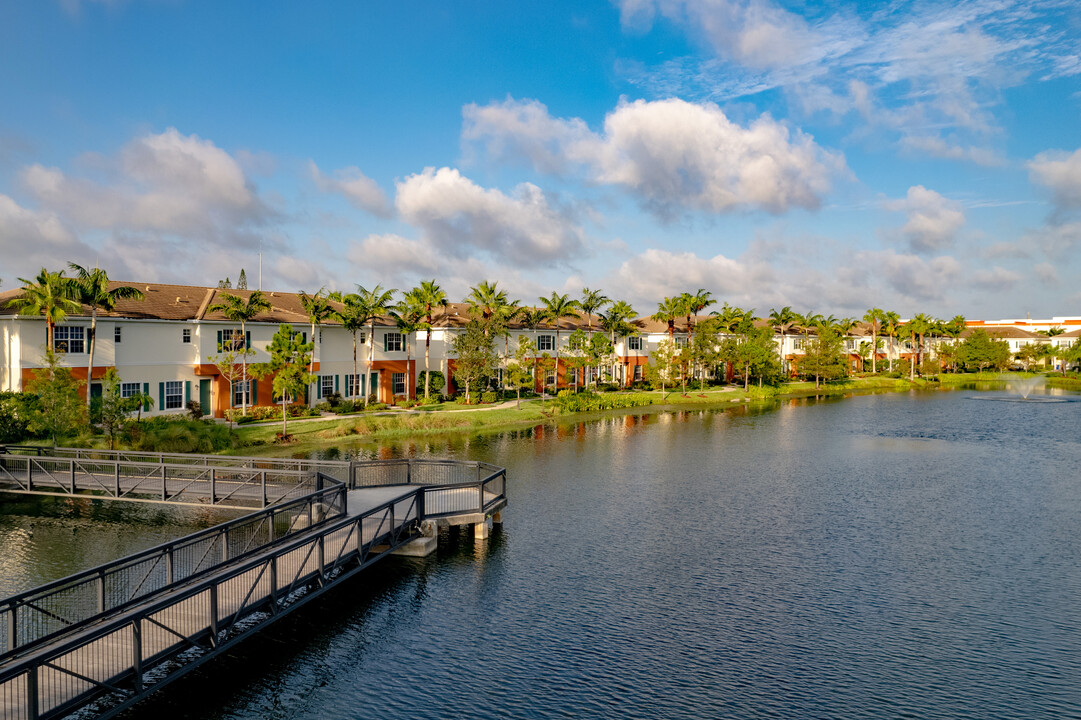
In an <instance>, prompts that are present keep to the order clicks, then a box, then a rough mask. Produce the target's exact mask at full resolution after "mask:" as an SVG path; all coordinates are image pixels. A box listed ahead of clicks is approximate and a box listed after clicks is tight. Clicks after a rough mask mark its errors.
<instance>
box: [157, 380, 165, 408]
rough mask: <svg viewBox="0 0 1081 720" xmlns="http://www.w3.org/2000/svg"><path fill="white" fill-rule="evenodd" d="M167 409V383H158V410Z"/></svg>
mask: <svg viewBox="0 0 1081 720" xmlns="http://www.w3.org/2000/svg"><path fill="white" fill-rule="evenodd" d="M164 409H165V383H163V382H160V383H158V410H164Z"/></svg>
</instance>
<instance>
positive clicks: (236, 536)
mask: <svg viewBox="0 0 1081 720" xmlns="http://www.w3.org/2000/svg"><path fill="white" fill-rule="evenodd" d="M326 480H328V481H329V483H330V484H331V486H329V487H326V488H323V489H321V490H318V491H316V492H314V493H312V494H310V495H307V496H305V497H302V498H298V499H296V500H292V501H290V502H286V503H283V504H280V505H275V506H273V507H270V508H267V509H265V510H261V511H259V512H255V513H252V514H250V515H246V516H244V517H242V518H237V519H235V520H230V521H228V522H226V523H223V524H221V525H216V526H214V527H212V528H208V529H206V530H202V531H200V532H197V533H194V534H192V535H188V536H186V537H183V538H180V539H179V540H175V541H172V542H168V543H165V544H162V545H159V546H157V547H154V548H150V549H149V550H144V551H142V552H139V553H135V554H134V555H129V556H128V557H125V558H121V559H119V560H115V561H113V562H109V563H106V564H104V565H100V566H98V567H96V568H93V569H90V570H86V571H84V572H81V573H77V574H75V575H70V576H68V577H66V578H63V579H61V580H57V581H55V582H52V583H49V584H47V585H43V586H41V587H38V588H35V589H33V590H30V591H27V592H24V593H20V594H18V595H14V596H12V597H9V598H7V599H5V600H3V601H0V660H2V659H3V658H5V657H7V656H10V655H11V654H13V653H14V652H16V651H19V652H21V651H24V650H25V649H27V648H28V647H30V646H34V645H36V644H38V643H40V642H42V641H44V640H47V639H49V638H52V637H55V636H56V635H59V634H61V633H65V632H70V631H71V630H73V629H75V628H78V627H79V626H81V625H83V624H85V623H87V622H89V621H90V620H93V619H96V618H98V617H100V616H101V615H102V614H103V613H108V612H112V611H116V610H119V609H122V608H124V607H127V606H130V605H132V604H133V603H135V602H138V601H143V600H146V599H147V598H148V597H150V596H152V595H154V594H156V593H158V592H161V591H163V590H165V589H167V588H169V587H171V586H173V585H174V584H175V583H178V582H181V581H185V580H189V579H191V578H194V577H197V576H199V575H202V574H204V573H207V572H210V571H212V570H214V569H215V568H217V567H220V566H221V564H222V563H226V562H232V561H235V560H237V559H238V558H243V557H246V556H248V555H251V554H252V553H254V552H258V551H260V550H263V549H265V548H266V547H267V546H268V545H270V544H273V543H275V542H279V541H281V540H283V539H286V538H289V537H291V536H293V535H295V534H296V533H298V532H300V531H302V530H306V529H307V528H309V527H312V526H313V525H318V524H319V523H323V522H327V521H330V520H333V519H334V518H339V517H342V516H343V515H345V513H346V488H345V486H344V485H342V484H340V483H337V482H335V481H334V480H333V479H330V478H326Z"/></svg>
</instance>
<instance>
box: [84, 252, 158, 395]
mask: <svg viewBox="0 0 1081 720" xmlns="http://www.w3.org/2000/svg"><path fill="white" fill-rule="evenodd" d="M68 267H70V268H71V269H72V270H73V271H75V278H74V281H75V282H74V283H72V288H73V289H74V291H75V300H76V301H78V302H80V303H82V304H83V305H88V306H89V307H90V337H89V338H88V339H87V361H86V384H87V388H89V387H90V383H91V382H93V378H94V349H95V347H96V346H97V338H98V308H101V309H102V310H105V311H106V312H111V311H113V310H115V309H116V303H117V302H118V301H120V300H143V299H144V298H145V297H146V296H145V295H143V292H142V291H141V290H139V289H138V288H134V287H131V286H130V285H122V286H119V287H115V288H113V289H112V290H110V289H109V274H108V273H106V272H105V271H104V270H102V269H101V268H94V269H93V270H87V269H86V268H84V267H83V266H82V265H77V264H75V263H68ZM86 406H87V407H90V391H89V389H88V390H87V393H86Z"/></svg>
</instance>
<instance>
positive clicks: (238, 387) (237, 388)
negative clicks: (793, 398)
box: [222, 337, 251, 407]
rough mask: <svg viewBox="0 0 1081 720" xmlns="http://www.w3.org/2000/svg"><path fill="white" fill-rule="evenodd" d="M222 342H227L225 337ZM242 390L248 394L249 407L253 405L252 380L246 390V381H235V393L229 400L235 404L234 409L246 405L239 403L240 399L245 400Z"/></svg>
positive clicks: (248, 382)
mask: <svg viewBox="0 0 1081 720" xmlns="http://www.w3.org/2000/svg"><path fill="white" fill-rule="evenodd" d="M222 342H223V343H224V342H225V338H224V337H222ZM242 390H245V391H246V392H244V394H245V395H246V396H247V399H248V405H249V406H250V405H251V379H249V380H248V381H247V387H246V388H244V381H243V380H234V381H233V392H232V393H231V394H230V395H229V398H230V400H231V401H232V403H233V407H242V406H243V404H244V403H243V402H238V398H240V399H241V400H243V398H241V392H242Z"/></svg>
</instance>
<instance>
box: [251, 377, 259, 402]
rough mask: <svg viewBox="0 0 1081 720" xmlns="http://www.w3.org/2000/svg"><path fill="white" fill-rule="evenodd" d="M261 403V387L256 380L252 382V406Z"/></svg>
mask: <svg viewBox="0 0 1081 720" xmlns="http://www.w3.org/2000/svg"><path fill="white" fill-rule="evenodd" d="M258 401H259V387H258V383H256V382H255V380H252V381H251V404H252V405H254V404H255V403H256V402H258Z"/></svg>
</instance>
